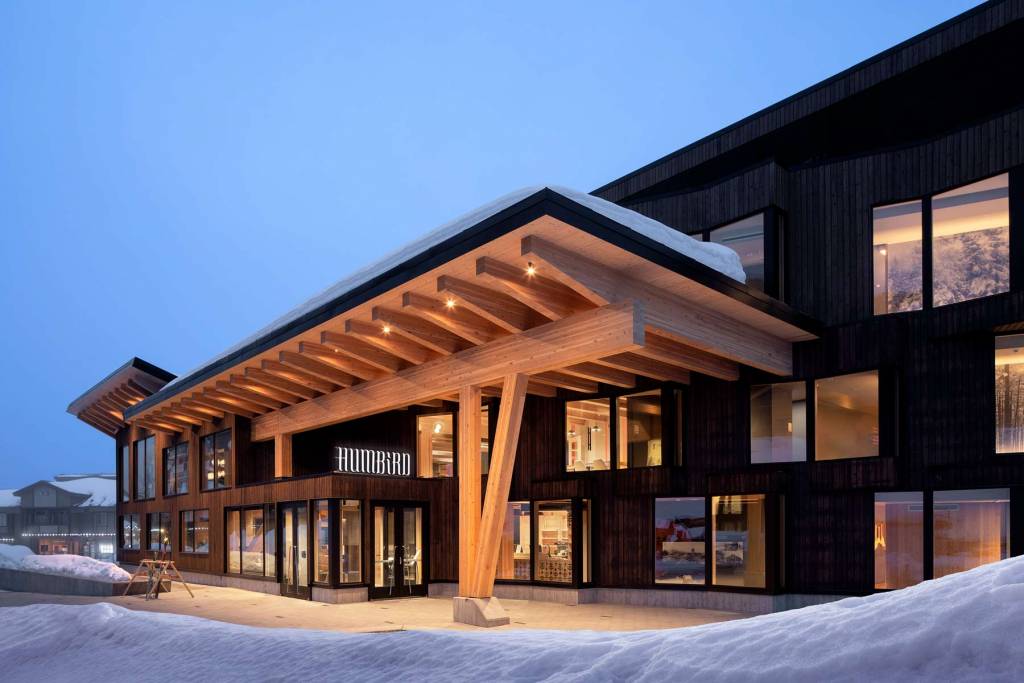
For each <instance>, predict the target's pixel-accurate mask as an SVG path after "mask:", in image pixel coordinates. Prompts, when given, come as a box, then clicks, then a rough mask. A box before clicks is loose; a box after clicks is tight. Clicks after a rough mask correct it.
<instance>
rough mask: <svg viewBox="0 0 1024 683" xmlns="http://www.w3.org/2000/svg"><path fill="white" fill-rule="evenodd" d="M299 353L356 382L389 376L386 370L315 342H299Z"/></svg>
mask: <svg viewBox="0 0 1024 683" xmlns="http://www.w3.org/2000/svg"><path fill="white" fill-rule="evenodd" d="M299 353H301V354H302V355H303V356H309V357H310V358H312V359H313V360H318V361H320V362H321V363H326V364H327V365H330V366H331V367H334V368H337V369H338V370H341V371H342V372H344V373H346V374H349V375H352V376H354V377H355V378H356V379H358V380H363V381H369V380H371V379H380V378H381V377H387V376H388V375H390V374H391V373H390V372H388V371H387V370H381V369H380V368H378V367H374V366H372V365H369V364H368V363H364V362H363V361H361V360H359V359H357V358H353V357H352V356H349V355H346V354H344V353H342V352H341V351H339V350H338V349H335V348H332V347H330V346H324V345H323V344H317V343H316V342H310V341H303V342H299Z"/></svg>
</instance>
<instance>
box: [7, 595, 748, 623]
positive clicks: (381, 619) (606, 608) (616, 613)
mask: <svg viewBox="0 0 1024 683" xmlns="http://www.w3.org/2000/svg"><path fill="white" fill-rule="evenodd" d="M192 590H193V592H194V593H195V598H194V599H193V598H190V597H189V595H188V593H187V592H186V591H185V590H184V589H183V588H182V587H181V586H180V585H175V586H174V588H173V590H172V591H171V592H170V593H164V594H162V595H161V596H160V598H159V599H158V600H145V599H144V598H143V597H142V596H129V597H125V598H120V597H119V598H93V597H79V596H70V595H43V594H41V593H0V607H16V606H21V605H31V604H38V603H50V604H66V605H89V604H94V603H98V602H110V603H113V604H115V605H121V606H123V607H127V608H128V609H134V610H143V611H150V612H166V613H172V614H187V615H191V616H196V617H204V618H206V619H214V620H217V621H226V622H231V623H234V624H245V625H248V626H264V627H277V628H308V629H317V630H323V631H350V632H385V631H400V630H407V629H438V628H450V629H466V630H478V629H477V627H474V626H467V625H465V624H456V623H453V622H452V602H451V599H450V598H406V599H400V600H378V601H374V602H361V603H354V604H348V605H329V604H326V603H322V602H310V601H308V600H296V599H293V598H284V597H280V596H276V595H265V594H263V593H254V592H251V591H243V590H239V589H236V588H219V587H214V586H192ZM502 605H504V606H505V609H507V610H508V613H509V616H510V617H511V618H512V623H511V624H510V625H509V626H502V627H498V628H497V629H492V630H507V629H523V628H532V629H565V630H587V629H589V630H595V631H634V630H640V629H661V628H679V627H683V626H697V625H699V624H709V623H714V622H719V621H728V620H730V619H740V618H743V617H744V616H746V615H743V614H737V613H733V612H716V611H712V610H699V609H679V608H668V607H632V606H625V605H603V604H602V605H593V604H591V605H577V606H568V605H560V604H556V603H550V602H532V601H526V600H502Z"/></svg>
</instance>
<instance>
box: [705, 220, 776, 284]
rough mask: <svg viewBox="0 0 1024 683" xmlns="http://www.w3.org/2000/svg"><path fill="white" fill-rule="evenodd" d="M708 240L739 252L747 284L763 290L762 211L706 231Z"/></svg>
mask: <svg viewBox="0 0 1024 683" xmlns="http://www.w3.org/2000/svg"><path fill="white" fill-rule="evenodd" d="M708 241H709V242H715V243H717V244H724V245H725V246H727V247H729V248H730V249H732V250H733V251H735V252H736V253H737V254H739V256H740V263H742V264H743V270H744V271H745V272H746V274H747V284H748V285H749V286H751V287H753V288H754V289H760V290H762V291H764V284H765V273H764V213H759V214H757V215H754V216H750V217H749V218H744V219H742V220H738V221H736V222H735V223H729V224H728V225H723V226H722V227H720V228H715V229H714V230H712V231H710V232H709V233H708Z"/></svg>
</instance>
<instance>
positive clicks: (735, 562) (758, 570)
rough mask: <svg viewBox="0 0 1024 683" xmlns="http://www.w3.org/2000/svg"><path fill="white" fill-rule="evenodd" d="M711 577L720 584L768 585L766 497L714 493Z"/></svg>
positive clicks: (752, 586)
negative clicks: (717, 494) (766, 578)
mask: <svg viewBox="0 0 1024 683" xmlns="http://www.w3.org/2000/svg"><path fill="white" fill-rule="evenodd" d="M711 522H712V530H711V533H712V545H713V547H714V549H715V554H714V557H713V562H712V565H711V579H712V583H713V584H714V585H716V586H743V587H746V588H764V587H765V585H766V583H765V549H766V543H765V497H764V496H763V495H743V496H714V497H713V498H712V499H711Z"/></svg>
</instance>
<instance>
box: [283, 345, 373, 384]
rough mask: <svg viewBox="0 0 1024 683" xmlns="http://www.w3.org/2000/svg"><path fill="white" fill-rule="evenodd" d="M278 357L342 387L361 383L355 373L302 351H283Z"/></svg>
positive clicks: (292, 365) (289, 365)
mask: <svg viewBox="0 0 1024 683" xmlns="http://www.w3.org/2000/svg"><path fill="white" fill-rule="evenodd" d="M278 358H279V360H280V362H281V364H282V365H286V366H288V367H290V368H295V369H296V370H302V371H303V372H305V373H306V374H309V375H313V376H314V377H319V378H320V379H323V380H326V381H328V382H331V383H332V384H337V385H338V386H340V387H350V386H352V385H353V384H359V378H358V377H355V376H354V375H350V374H349V373H347V372H345V371H344V370H339V369H338V368H337V367H335V366H333V365H331V364H329V363H326V362H324V361H321V360H317V359H315V358H310V357H309V356H306V355H303V354H301V353H295V352H294V351H282V352H281V353H280V354H278Z"/></svg>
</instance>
